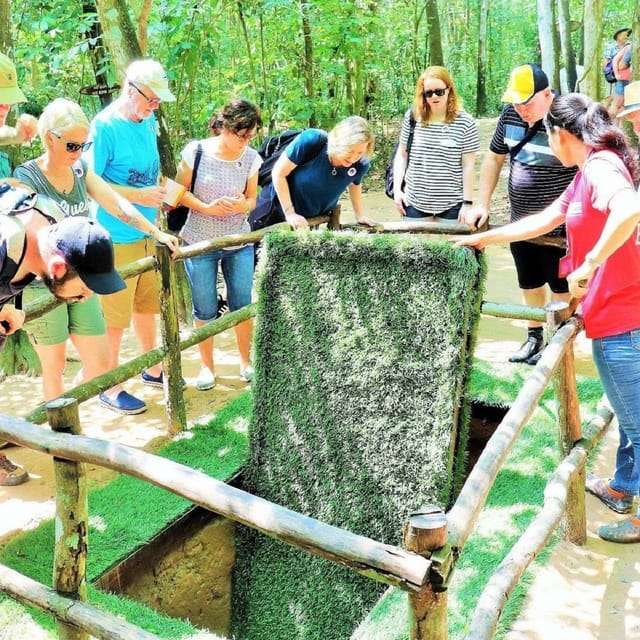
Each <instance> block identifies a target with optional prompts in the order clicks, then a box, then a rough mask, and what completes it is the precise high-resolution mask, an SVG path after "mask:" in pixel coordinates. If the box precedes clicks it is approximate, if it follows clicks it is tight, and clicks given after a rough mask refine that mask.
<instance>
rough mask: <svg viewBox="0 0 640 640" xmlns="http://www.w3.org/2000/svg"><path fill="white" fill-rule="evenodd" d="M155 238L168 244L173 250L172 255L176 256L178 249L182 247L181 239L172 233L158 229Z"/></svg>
mask: <svg viewBox="0 0 640 640" xmlns="http://www.w3.org/2000/svg"><path fill="white" fill-rule="evenodd" d="M154 236H155V239H156V240H157V241H158V242H160V243H161V244H164V245H167V247H169V249H170V250H171V257H172V258H175V257H176V255H177V252H178V250H179V249H180V239H179V238H177V237H176V236H174V235H171V234H170V233H165V232H164V231H160V229H158V230H157V232H156V233H155V234H154Z"/></svg>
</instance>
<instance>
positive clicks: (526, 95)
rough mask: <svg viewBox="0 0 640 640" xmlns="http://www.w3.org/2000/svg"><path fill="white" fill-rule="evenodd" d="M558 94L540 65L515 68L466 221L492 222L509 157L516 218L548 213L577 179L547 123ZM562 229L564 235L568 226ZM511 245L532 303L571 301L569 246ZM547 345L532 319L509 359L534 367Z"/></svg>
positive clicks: (521, 284)
mask: <svg viewBox="0 0 640 640" xmlns="http://www.w3.org/2000/svg"><path fill="white" fill-rule="evenodd" d="M554 95H555V93H554V92H553V91H552V90H551V88H550V87H549V80H548V78H547V75H546V74H545V72H544V71H543V70H542V69H541V68H540V67H539V66H538V65H536V64H524V65H521V66H519V67H516V68H515V69H514V70H513V71H512V72H511V76H510V78H509V84H508V86H507V90H506V91H505V93H504V95H503V96H502V101H503V102H506V103H507V106H506V107H505V109H504V110H503V112H502V114H501V115H500V119H499V120H498V125H497V127H496V130H495V132H494V134H493V138H492V140H491V144H490V146H489V151H488V152H487V153H486V154H485V156H484V159H483V161H482V166H481V168H480V189H479V194H478V203H477V205H476V206H475V207H473V208H472V209H470V210H469V211H467V212H465V216H464V221H465V222H466V223H467V224H469V225H471V226H472V227H473V228H476V227H479V226H482V225H483V224H484V223H485V222H486V221H487V220H488V217H489V203H490V201H491V196H492V195H493V192H494V190H495V187H496V185H497V183H498V178H499V177H500V171H501V169H502V165H503V164H504V161H505V158H506V157H507V155H509V158H510V167H509V204H510V205H511V222H515V221H516V220H520V219H521V218H524V217H525V216H529V215H531V214H534V213H538V212H540V211H542V210H543V209H544V208H546V207H547V206H548V205H550V204H551V203H552V202H553V201H554V200H555V199H556V198H557V197H558V196H559V195H560V194H561V193H562V192H563V191H564V190H565V189H566V187H567V186H568V185H569V183H570V182H571V180H572V179H573V176H574V175H575V173H576V168H575V167H565V166H563V165H562V163H561V162H560V161H559V160H558V159H557V158H556V157H555V155H554V154H553V152H552V151H551V148H550V146H549V139H548V137H547V132H546V130H545V128H544V126H543V123H542V121H543V118H544V117H545V116H546V115H547V112H548V111H549V107H550V106H551V102H552V101H553V98H554ZM561 233H562V234H563V235H564V227H562V228H561ZM554 235H557V234H556V233H555V232H554ZM510 248H511V254H512V255H513V259H514V262H515V266H516V272H517V275H518V285H519V287H520V289H521V291H522V297H523V299H524V303H525V304H526V305H528V306H531V307H544V306H545V305H546V304H547V301H548V299H549V297H550V298H551V299H552V300H568V298H569V293H568V291H569V288H568V286H567V281H566V280H565V279H564V278H560V277H559V275H558V267H559V262H560V258H562V257H563V256H564V254H565V250H564V249H563V248H560V247H557V246H549V245H542V244H534V243H532V242H512V243H511V247H510ZM547 287H549V289H550V290H551V294H550V296H549V294H548V292H547ZM544 346H545V343H544V338H543V334H542V325H541V323H540V322H535V321H529V323H528V332H527V339H526V341H525V342H524V343H523V344H522V346H521V347H520V348H519V349H518V350H517V351H516V352H515V353H514V354H513V355H512V356H511V357H510V358H509V362H526V363H527V364H531V365H534V364H536V363H537V362H538V360H540V356H541V355H542V350H543V349H544Z"/></svg>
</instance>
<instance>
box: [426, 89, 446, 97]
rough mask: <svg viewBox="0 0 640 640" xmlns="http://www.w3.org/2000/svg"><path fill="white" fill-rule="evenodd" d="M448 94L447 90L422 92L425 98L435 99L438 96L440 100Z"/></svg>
mask: <svg viewBox="0 0 640 640" xmlns="http://www.w3.org/2000/svg"><path fill="white" fill-rule="evenodd" d="M445 93H447V89H446V88H445V89H427V90H426V91H423V92H422V95H423V96H424V97H425V98H433V96H434V95H436V96H438V98H442V96H443V95H444V94H445Z"/></svg>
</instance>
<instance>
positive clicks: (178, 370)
mask: <svg viewBox="0 0 640 640" xmlns="http://www.w3.org/2000/svg"><path fill="white" fill-rule="evenodd" d="M156 259H157V264H158V269H159V271H160V283H161V286H160V329H161V332H162V339H163V341H164V344H165V345H166V349H167V351H166V355H165V357H164V360H163V370H164V391H165V395H166V399H167V419H168V427H169V433H170V434H172V435H175V434H176V433H179V432H180V431H182V430H184V429H185V427H186V426H187V414H186V410H185V406H184V393H183V391H184V390H183V388H182V357H181V355H182V354H181V352H180V327H179V324H178V307H177V303H178V301H177V300H176V297H175V296H174V295H173V294H172V292H173V291H176V290H177V289H178V287H179V286H180V285H179V284H178V282H177V278H176V269H175V263H174V261H173V260H172V259H171V256H170V254H169V248H168V247H166V246H165V245H163V244H157V245H156Z"/></svg>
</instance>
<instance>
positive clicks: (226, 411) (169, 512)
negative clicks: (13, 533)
mask: <svg viewBox="0 0 640 640" xmlns="http://www.w3.org/2000/svg"><path fill="white" fill-rule="evenodd" d="M251 407H252V401H251V395H250V393H244V394H242V395H241V396H239V397H238V398H237V399H235V400H233V401H232V402H230V403H229V404H228V405H226V406H225V407H224V408H222V409H221V410H220V411H219V412H218V413H217V414H216V415H215V417H214V419H213V420H212V421H211V422H210V423H209V424H206V425H196V426H194V427H193V429H192V430H190V431H188V432H185V433H184V434H181V436H180V437H178V438H176V439H175V440H174V441H172V442H171V443H169V444H168V445H166V446H165V447H164V448H163V449H162V450H161V451H160V452H159V453H158V455H161V456H163V457H166V458H169V459H171V460H174V461H175V462H180V463H183V464H187V465H190V466H191V467H193V468H195V469H198V470H201V471H203V472H204V473H206V474H207V475H209V476H211V477H214V478H217V479H220V480H228V479H229V478H231V477H232V476H233V475H235V474H236V473H237V472H238V470H239V469H240V468H241V467H242V465H243V464H244V462H245V459H246V456H247V446H248V443H247V428H248V423H249V419H250V416H251ZM190 506H191V503H190V502H189V501H187V500H184V499H183V498H181V497H179V496H176V495H175V494H173V493H169V492H167V491H166V490H164V489H161V488H159V487H156V486H154V485H152V484H149V483H146V482H143V481H141V480H137V479H135V478H131V477H130V476H124V475H122V476H119V477H118V478H117V479H116V480H114V481H113V482H111V483H109V484H108V485H106V486H104V487H101V488H98V489H94V490H91V491H90V492H89V514H90V522H89V555H88V562H87V580H88V581H92V580H95V579H96V578H97V577H99V576H100V575H101V574H102V573H103V572H104V571H106V570H107V569H109V568H110V567H111V566H113V565H114V564H117V563H118V562H119V561H120V560H122V559H123V557H124V556H127V555H129V554H130V553H131V552H133V551H134V550H135V549H137V548H138V547H140V546H141V545H143V544H145V543H146V542H148V541H149V540H150V539H151V538H152V537H153V536H154V535H155V534H157V533H158V532H159V531H161V530H162V529H164V528H165V527H166V526H167V525H168V524H169V523H171V522H173V521H174V520H175V519H176V518H178V517H179V516H181V515H182V514H183V513H184V512H185V511H186V510H187V509H188V508H190ZM53 549H54V523H53V521H47V522H44V523H43V524H41V525H40V526H39V527H38V528H37V529H35V530H33V531H30V532H27V533H24V534H23V535H21V536H18V537H16V538H14V539H12V540H11V541H10V542H9V543H8V544H7V545H6V546H5V547H4V548H3V549H2V551H1V552H0V562H2V563H3V564H6V565H8V566H10V567H12V568H14V569H16V570H17V571H20V572H21V573H23V574H25V575H27V576H29V577H30V578H33V579H34V580H38V581H39V582H42V583H43V584H45V585H50V584H51V576H52V569H53ZM89 603H91V604H94V605H95V606H97V607H99V608H103V609H105V610H107V611H111V612H117V614H118V615H122V616H124V617H125V618H126V619H127V620H128V621H129V622H132V623H134V624H137V625H139V626H141V627H142V628H144V629H146V630H147V631H151V632H153V633H156V634H157V635H159V636H161V637H163V638H172V639H175V638H180V637H186V636H189V635H192V634H194V633H196V629H195V627H193V626H192V625H191V624H189V623H188V622H186V621H182V620H176V619H173V618H169V617H167V616H162V615H160V614H158V613H156V612H155V611H153V610H152V609H150V608H149V607H146V606H144V605H142V604H139V603H136V602H132V601H130V600H126V599H125V598H123V597H121V596H117V595H112V594H106V593H102V592H100V591H99V590H97V589H96V588H94V587H92V586H91V585H89ZM14 607H15V605H14V604H13V603H11V602H10V601H9V600H7V599H6V598H4V599H3V600H2V601H1V602H0V619H2V616H3V614H2V611H7V608H8V609H13V608H14ZM32 615H33V617H34V618H35V619H37V620H38V622H39V624H41V625H42V626H43V628H45V629H53V628H54V627H55V621H54V619H53V618H52V617H51V616H48V615H45V614H43V613H41V612H39V611H34V612H33V614H32ZM13 637H15V638H16V640H19V636H17V635H16V636H13ZM25 640H26V637H25Z"/></svg>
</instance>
